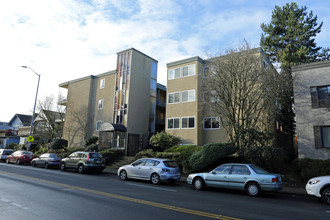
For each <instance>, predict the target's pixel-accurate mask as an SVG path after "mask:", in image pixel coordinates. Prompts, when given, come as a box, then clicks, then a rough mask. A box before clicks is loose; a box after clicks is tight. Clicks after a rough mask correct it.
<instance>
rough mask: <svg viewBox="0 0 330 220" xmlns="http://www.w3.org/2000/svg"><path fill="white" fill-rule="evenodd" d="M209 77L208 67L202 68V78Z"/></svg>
mask: <svg viewBox="0 0 330 220" xmlns="http://www.w3.org/2000/svg"><path fill="white" fill-rule="evenodd" d="M209 75H210V68H209V67H208V66H204V67H203V76H204V77H207V76H209Z"/></svg>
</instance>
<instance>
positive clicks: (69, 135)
mask: <svg viewBox="0 0 330 220" xmlns="http://www.w3.org/2000/svg"><path fill="white" fill-rule="evenodd" d="M157 63H158V61H157V60H155V59H153V58H151V57H149V56H147V55H145V54H143V53H141V52H140V51H138V50H136V49H134V48H131V49H127V50H124V51H121V52H118V53H117V69H116V70H113V71H109V72H106V73H103V74H100V75H96V76H94V75H91V76H87V77H83V78H80V79H75V80H72V81H68V82H65V83H61V84H60V85H59V86H60V87H61V88H65V89H67V97H66V100H63V101H61V102H60V103H61V104H62V105H66V116H65V122H64V128H63V138H64V139H67V140H68V141H69V146H73V147H81V146H83V145H84V141H85V138H87V137H90V136H93V135H95V136H99V145H101V146H102V147H111V148H120V149H125V150H126V153H127V154H135V153H136V152H137V151H139V150H141V149H143V148H144V147H146V146H147V145H148V137H149V136H150V135H151V134H153V133H155V132H156V130H157V131H159V130H164V129H161V128H160V127H159V126H161V125H159V124H157V123H156V122H157V116H158V115H160V116H161V114H158V113H157V110H159V109H161V111H162V112H164V111H165V109H164V106H161V105H159V108H158V107H157V96H158V95H159V97H161V95H163V96H164V94H165V93H166V92H165V91H164V90H165V89H164V86H161V85H157ZM160 103H161V102H160ZM163 116H164V115H163ZM160 118H161V117H160ZM163 119H164V117H163ZM158 121H160V122H161V120H158ZM163 124H164V122H163Z"/></svg>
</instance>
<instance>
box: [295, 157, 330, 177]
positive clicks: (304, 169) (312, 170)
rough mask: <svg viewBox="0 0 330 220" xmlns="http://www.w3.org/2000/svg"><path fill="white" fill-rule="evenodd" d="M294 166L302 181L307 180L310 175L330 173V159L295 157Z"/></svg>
mask: <svg viewBox="0 0 330 220" xmlns="http://www.w3.org/2000/svg"><path fill="white" fill-rule="evenodd" d="M293 163H294V164H295V166H296V169H297V172H298V173H299V174H300V176H301V178H302V179H303V180H304V181H308V180H309V179H311V178H312V177H316V176H326V175H330V159H327V160H317V159H310V158H304V159H296V160H295V161H294V162H293Z"/></svg>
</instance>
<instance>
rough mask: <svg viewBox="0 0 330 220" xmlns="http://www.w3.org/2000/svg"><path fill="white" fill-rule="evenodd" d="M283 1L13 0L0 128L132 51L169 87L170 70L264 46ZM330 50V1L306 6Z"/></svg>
mask: <svg viewBox="0 0 330 220" xmlns="http://www.w3.org/2000/svg"><path fill="white" fill-rule="evenodd" d="M287 2H288V1H280V0H277V1H275V0H267V1H266V0H252V1H251V0H246V1H245V0H228V1H227V0H204V1H202V0H200V1H198V0H177V1H171V0H127V1H126V0H94V1H92V0H85V1H82V0H10V1H2V3H1V5H0V31H1V32H0V33H1V34H0V58H1V59H0V80H1V81H0V82H1V83H0V92H1V104H0V121H3V122H9V121H10V120H11V118H12V117H13V116H14V115H15V114H16V113H20V114H30V115H31V114H32V110H33V104H34V98H35V94H36V87H37V82H38V77H37V75H35V74H34V73H33V72H32V71H31V70H29V69H24V68H21V66H22V65H26V66H29V67H30V68H32V69H33V70H34V71H35V72H37V73H38V74H40V75H41V79H40V87H39V96H38V99H39V100H42V99H44V97H46V96H50V95H54V96H55V97H57V95H58V93H59V91H60V89H59V84H60V83H63V82H66V81H69V80H73V79H77V78H80V77H84V76H88V75H98V74H101V73H104V72H106V71H109V70H114V69H115V68H116V67H115V64H116V53H117V52H119V51H122V50H125V49H128V48H131V47H134V48H135V49H137V50H139V51H141V52H143V53H145V54H147V55H149V56H151V57H152V58H154V59H156V60H158V82H159V83H162V84H165V85H166V63H169V62H172V61H176V60H179V59H184V58H188V57H192V56H200V57H202V58H205V57H206V52H208V53H216V52H222V51H224V50H225V49H226V48H234V47H237V46H239V44H240V43H241V42H242V41H243V40H244V39H245V40H247V41H248V42H249V43H250V44H251V45H252V46H253V47H258V46H259V40H260V35H261V33H262V31H261V29H260V24H261V23H263V22H264V23H266V24H268V23H269V22H270V20H271V14H272V10H273V9H274V6H275V5H279V6H282V5H284V4H285V3H287ZM298 4H299V6H307V9H308V10H312V11H313V12H314V15H317V16H318V22H321V21H323V22H324V24H323V28H322V32H321V33H320V34H319V35H318V37H317V39H316V42H317V44H318V46H322V47H329V46H330V44H329V36H330V7H329V6H330V5H329V0H313V1H298Z"/></svg>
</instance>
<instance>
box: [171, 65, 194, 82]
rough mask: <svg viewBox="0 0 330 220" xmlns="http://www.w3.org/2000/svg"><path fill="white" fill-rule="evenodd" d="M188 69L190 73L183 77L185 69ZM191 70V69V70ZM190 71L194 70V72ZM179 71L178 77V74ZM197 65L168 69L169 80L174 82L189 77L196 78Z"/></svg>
mask: <svg viewBox="0 0 330 220" xmlns="http://www.w3.org/2000/svg"><path fill="white" fill-rule="evenodd" d="M184 68H187V71H188V75H186V76H184V75H183V69H184ZM190 68H191V69H190ZM189 70H193V71H192V72H191V71H189ZM176 71H179V74H178V76H176V74H177V72H176ZM196 72H197V71H196V64H195V63H194V64H189V65H185V66H181V67H175V68H171V69H168V80H173V79H179V78H185V77H189V76H195V75H196Z"/></svg>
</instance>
